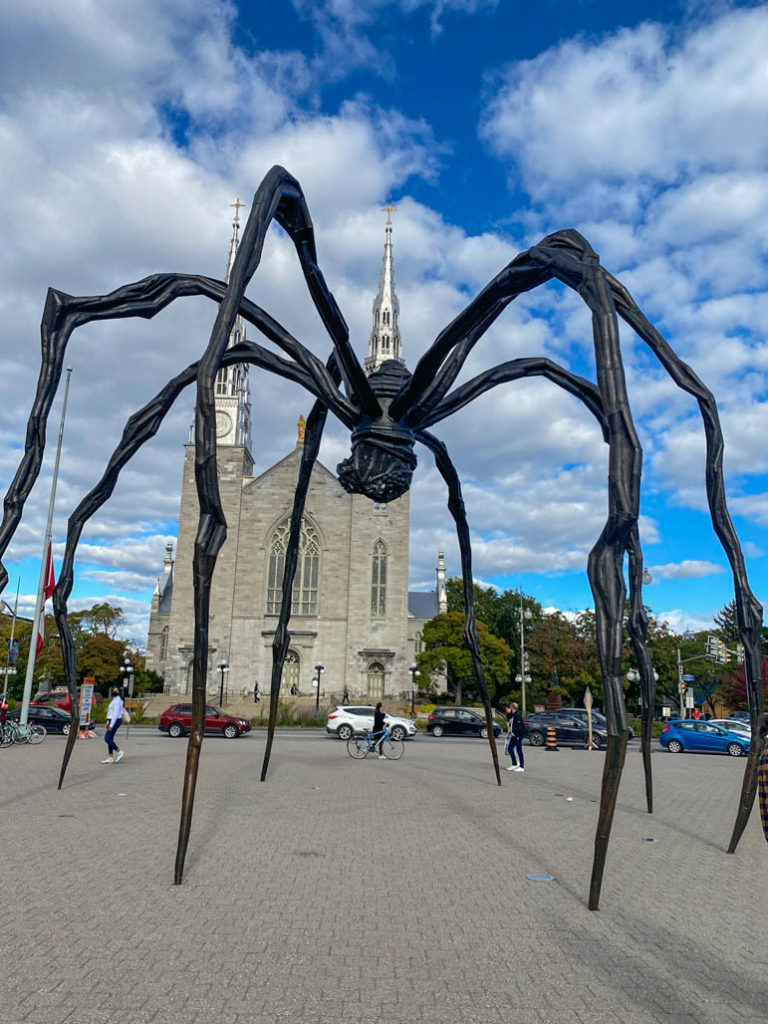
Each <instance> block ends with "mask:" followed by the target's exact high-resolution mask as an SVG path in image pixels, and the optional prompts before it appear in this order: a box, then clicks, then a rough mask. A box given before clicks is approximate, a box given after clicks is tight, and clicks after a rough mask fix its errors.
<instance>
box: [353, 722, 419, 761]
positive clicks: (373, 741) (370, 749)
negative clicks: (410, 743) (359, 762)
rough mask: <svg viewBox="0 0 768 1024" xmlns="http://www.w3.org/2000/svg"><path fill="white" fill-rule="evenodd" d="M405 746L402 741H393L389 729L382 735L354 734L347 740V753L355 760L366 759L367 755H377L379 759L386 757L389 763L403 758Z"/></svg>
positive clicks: (370, 733) (369, 733)
mask: <svg viewBox="0 0 768 1024" xmlns="http://www.w3.org/2000/svg"><path fill="white" fill-rule="evenodd" d="M404 751H405V744H404V743H403V741H402V740H398V739H393V737H392V736H391V734H390V732H389V729H385V730H384V731H383V732H382V733H376V734H375V735H374V733H372V732H368V733H355V735H353V736H350V737H349V739H348V740H347V753H348V754H349V756H350V757H354V758H356V759H358V758H362V757H368V755H369V754H373V753H377V752H378V755H379V757H386V758H387V759H388V760H389V761H397V759H398V758H400V757H402V756H403V752H404Z"/></svg>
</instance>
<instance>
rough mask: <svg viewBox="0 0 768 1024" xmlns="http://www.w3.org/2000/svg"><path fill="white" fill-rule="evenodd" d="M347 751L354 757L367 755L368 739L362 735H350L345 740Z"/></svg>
mask: <svg viewBox="0 0 768 1024" xmlns="http://www.w3.org/2000/svg"><path fill="white" fill-rule="evenodd" d="M347 753H348V754H349V756H350V757H354V758H361V757H367V756H368V740H366V739H363V737H362V736H350V737H349V739H348V740H347Z"/></svg>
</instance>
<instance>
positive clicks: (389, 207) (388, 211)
mask: <svg viewBox="0 0 768 1024" xmlns="http://www.w3.org/2000/svg"><path fill="white" fill-rule="evenodd" d="M396 209H397V207H396V206H393V205H392V204H391V203H387V205H386V206H385V207H384V213H386V215H387V224H391V223H392V214H393V213H394V212H395V210H396Z"/></svg>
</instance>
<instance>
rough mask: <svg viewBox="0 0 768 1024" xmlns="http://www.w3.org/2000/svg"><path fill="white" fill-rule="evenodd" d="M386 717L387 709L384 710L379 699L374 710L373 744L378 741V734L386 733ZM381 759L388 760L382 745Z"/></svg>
mask: <svg viewBox="0 0 768 1024" xmlns="http://www.w3.org/2000/svg"><path fill="white" fill-rule="evenodd" d="M385 717H386V711H383V710H382V707H381V701H379V703H378V704H377V705H376V709H375V711H374V712H373V732H372V733H371V743H373V744H375V743H376V737H377V736H382V735H383V734H384V729H385V728H386V726H385V724H384V719H385ZM379 760H380V761H386V758H385V757H384V753H383V751H382V749H381V746H379Z"/></svg>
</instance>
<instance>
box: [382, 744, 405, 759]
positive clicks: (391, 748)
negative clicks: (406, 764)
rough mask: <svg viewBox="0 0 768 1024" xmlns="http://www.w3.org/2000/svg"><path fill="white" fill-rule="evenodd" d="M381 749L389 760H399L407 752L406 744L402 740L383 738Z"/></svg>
mask: <svg viewBox="0 0 768 1024" xmlns="http://www.w3.org/2000/svg"><path fill="white" fill-rule="evenodd" d="M380 750H381V752H382V754H383V755H384V757H386V758H387V760H389V761H397V760H398V758H401V757H402V756H403V753H404V752H405V744H404V743H403V741H402V740H395V739H388V740H387V739H385V740H382V743H381V747H380Z"/></svg>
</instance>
